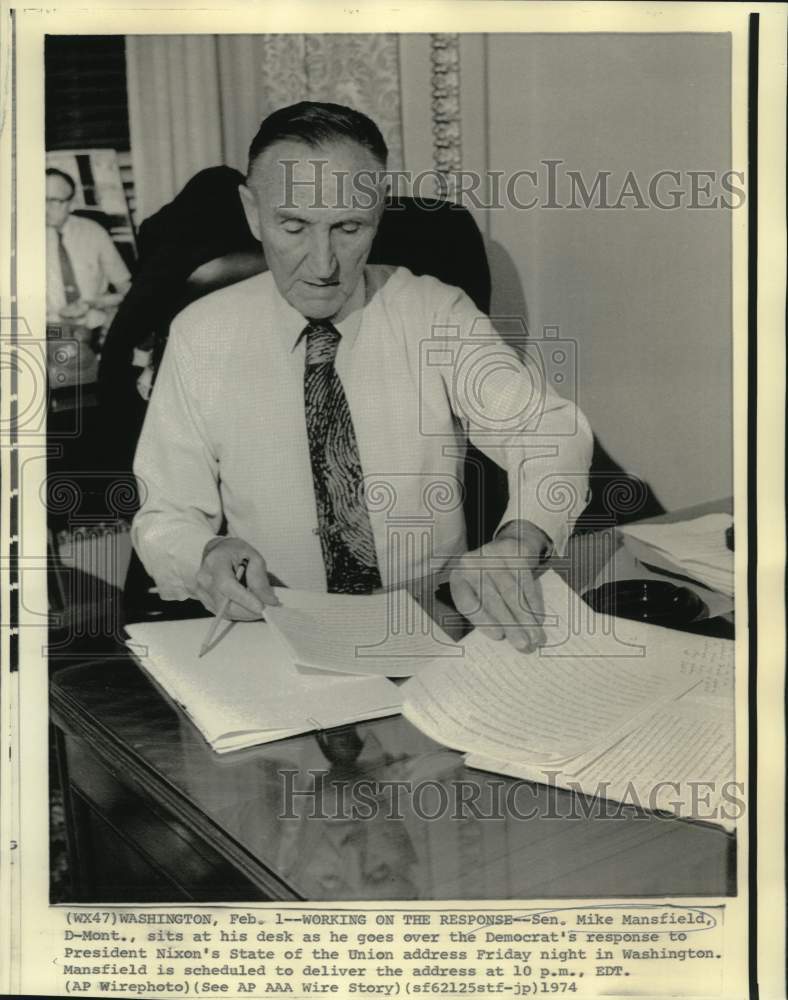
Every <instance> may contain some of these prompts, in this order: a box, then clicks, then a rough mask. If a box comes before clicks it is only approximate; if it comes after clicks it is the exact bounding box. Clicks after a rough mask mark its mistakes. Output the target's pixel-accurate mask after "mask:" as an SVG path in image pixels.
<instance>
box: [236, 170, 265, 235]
mask: <svg viewBox="0 0 788 1000" xmlns="http://www.w3.org/2000/svg"><path fill="white" fill-rule="evenodd" d="M238 194H239V195H240V196H241V204H242V205H243V210H244V215H245V216H246V221H247V222H248V223H249V228H250V229H251V231H252V236H254V238H255V239H256V240H260V242H262V236H261V234H260V213H259V212H258V210H257V199H256V198H255V196H254V193H253V192H252V191H251V190H250V189H249V188H248V187H247V186H246V185H245V184H239V185H238Z"/></svg>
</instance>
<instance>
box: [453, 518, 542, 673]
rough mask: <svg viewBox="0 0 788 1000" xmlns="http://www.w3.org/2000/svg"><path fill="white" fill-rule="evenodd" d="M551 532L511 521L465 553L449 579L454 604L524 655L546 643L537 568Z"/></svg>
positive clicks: (496, 637) (471, 619)
mask: <svg viewBox="0 0 788 1000" xmlns="http://www.w3.org/2000/svg"><path fill="white" fill-rule="evenodd" d="M549 547H550V542H549V539H548V538H547V536H546V535H545V534H544V532H543V531H541V529H539V528H537V527H536V525H533V524H531V523H530V522H527V521H511V522H510V523H509V524H507V525H505V526H504V527H503V528H502V529H501V530H500V531H499V532H498V535H497V536H496V538H495V539H494V540H493V541H491V542H488V543H487V544H486V545H483V546H482V547H481V548H479V549H476V550H475V551H474V552H468V553H467V554H466V555H464V556H463V557H462V559H461V560H460V562H459V565H458V566H457V568H456V569H455V570H453V571H452V574H451V576H450V577H449V584H450V586H451V593H452V598H453V599H454V605H455V607H456V608H457V610H458V611H459V612H460V614H462V615H464V616H465V617H466V618H467V619H468V621H470V622H471V623H472V624H473V625H475V626H476V627H477V628H478V627H481V628H483V629H484V631H485V634H486V635H488V636H489V637H490V638H491V639H503V638H504V637H506V639H508V641H509V642H510V643H511V644H512V645H513V646H514V647H515V649H518V650H520V652H523V653H531V652H533V651H534V650H535V649H537V648H538V647H539V646H542V645H544V643H545V641H546V636H545V633H544V630H543V628H542V626H541V624H540V620H541V618H542V615H543V613H544V605H543V603H542V591H541V586H540V584H539V581H538V579H537V577H536V570H537V568H538V566H539V564H540V563H541V562H542V561H543V560H544V557H545V554H546V553H547V552H548V551H549Z"/></svg>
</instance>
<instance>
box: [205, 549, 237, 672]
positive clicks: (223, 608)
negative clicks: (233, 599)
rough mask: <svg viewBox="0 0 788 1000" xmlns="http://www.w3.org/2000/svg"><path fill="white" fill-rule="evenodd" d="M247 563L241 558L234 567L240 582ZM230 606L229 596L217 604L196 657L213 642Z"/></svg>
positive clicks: (206, 650)
mask: <svg viewBox="0 0 788 1000" xmlns="http://www.w3.org/2000/svg"><path fill="white" fill-rule="evenodd" d="M248 565H249V560H248V559H242V560H241V561H240V562H239V563H238V566H237V567H236V569H235V579H236V580H237V581H238V582H239V583H240V582H241V580H242V579H243V577H244V573H245V572H246V567H247V566H248ZM229 606H230V598H229V597H225V599H224V600H223V601H222V603H221V604H220V605H219V610H218V611H217V612H216V616H215V618H214V619H213V621H212V622H211V627H210V628H209V629H208V634H207V635H206V637H205V639H204V640H203V644H202V646H200V652H199V653H198V655H197V659H198V660H199V658H200V657H201V656H204V655H205V654H206V653H207V652H208V650H209V649H210V646H211V643H212V642H213V637H214V636H215V635H216V630H217V629H218V628H219V625H220V623H221V622H222V621H223V620H224V616H225V615H226V614H227V608H228V607H229Z"/></svg>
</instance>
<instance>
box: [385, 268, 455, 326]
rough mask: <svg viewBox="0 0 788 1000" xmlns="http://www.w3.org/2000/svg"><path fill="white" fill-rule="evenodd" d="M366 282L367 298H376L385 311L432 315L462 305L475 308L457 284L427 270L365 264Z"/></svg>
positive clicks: (410, 314)
mask: <svg viewBox="0 0 788 1000" xmlns="http://www.w3.org/2000/svg"><path fill="white" fill-rule="evenodd" d="M367 283H368V289H369V293H368V294H369V295H370V298H373V297H377V298H379V300H380V302H381V303H383V304H384V306H385V308H386V310H387V311H388V312H392V311H394V312H402V313H403V314H406V315H409V316H412V315H413V313H414V312H416V313H418V312H423V313H428V314H430V315H433V314H440V313H442V312H444V311H451V310H453V309H455V308H461V307H466V306H470V307H471V308H475V307H474V306H473V303H472V302H471V300H470V299H469V298H468V296H467V295H466V293H465V292H464V291H463V290H462V289H461V288H458V287H456V286H454V285H447V284H446V283H445V282H443V281H441V280H440V279H439V278H434V277H433V276H432V275H431V274H414V273H413V272H412V271H410V270H409V269H408V268H407V267H401V266H393V265H389V264H372V265H369V266H368V268H367Z"/></svg>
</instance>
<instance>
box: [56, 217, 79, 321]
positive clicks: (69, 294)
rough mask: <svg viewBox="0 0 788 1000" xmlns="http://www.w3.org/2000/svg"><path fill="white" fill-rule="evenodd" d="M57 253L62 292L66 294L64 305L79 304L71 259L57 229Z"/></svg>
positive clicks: (61, 234)
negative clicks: (61, 278) (61, 277)
mask: <svg viewBox="0 0 788 1000" xmlns="http://www.w3.org/2000/svg"><path fill="white" fill-rule="evenodd" d="M57 252H58V256H59V257H60V273H61V274H62V276H63V291H64V292H65V294H66V303H67V304H68V305H71V303H72V302H79V300H80V298H81V296H80V292H79V285H78V284H77V278H76V275H75V274H74V265H73V264H72V263H71V257H70V256H69V253H68V250H66V248H65V245H64V243H63V233H62V232H61V231H60V230H59V229H58V231H57Z"/></svg>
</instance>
